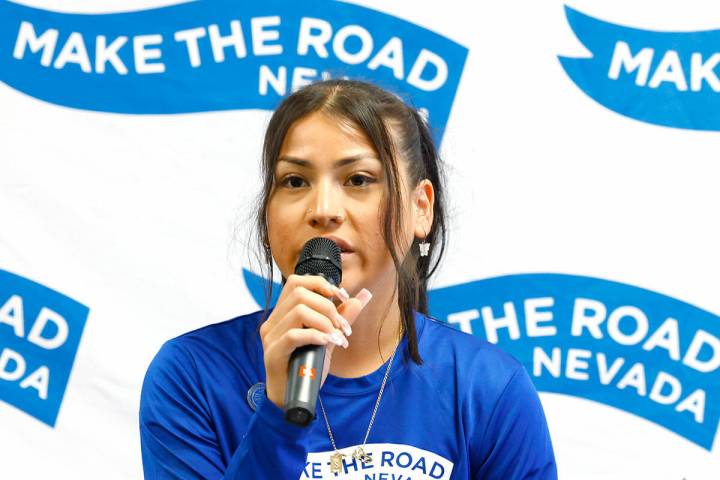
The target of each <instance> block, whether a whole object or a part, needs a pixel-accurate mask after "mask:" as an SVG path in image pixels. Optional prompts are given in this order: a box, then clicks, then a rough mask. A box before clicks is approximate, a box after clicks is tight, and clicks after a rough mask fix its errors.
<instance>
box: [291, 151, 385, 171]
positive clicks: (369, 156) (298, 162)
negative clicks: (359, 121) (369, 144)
mask: <svg viewBox="0 0 720 480" xmlns="http://www.w3.org/2000/svg"><path fill="white" fill-rule="evenodd" d="M363 159H368V160H377V161H378V162H379V161H380V160H379V159H378V158H377V157H375V156H374V155H373V154H368V153H359V154H357V155H352V156H349V157H345V158H341V159H340V160H336V161H335V164H334V165H333V166H334V167H335V168H341V167H344V166H347V165H350V164H352V163H355V162H358V161H360V160H363ZM280 162H288V163H292V164H294V165H298V166H300V167H312V162H311V161H309V160H305V159H303V158H298V157H293V156H291V155H283V156H282V157H280V158H278V163H280Z"/></svg>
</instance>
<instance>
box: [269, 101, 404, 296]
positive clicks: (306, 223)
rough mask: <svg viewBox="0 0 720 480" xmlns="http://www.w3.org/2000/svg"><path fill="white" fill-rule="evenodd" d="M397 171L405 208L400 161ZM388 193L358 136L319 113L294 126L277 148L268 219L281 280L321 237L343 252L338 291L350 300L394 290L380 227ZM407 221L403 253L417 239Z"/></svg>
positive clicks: (371, 151) (347, 126)
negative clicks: (360, 293)
mask: <svg viewBox="0 0 720 480" xmlns="http://www.w3.org/2000/svg"><path fill="white" fill-rule="evenodd" d="M398 164H399V168H400V178H401V183H402V184H403V187H402V190H403V192H402V194H403V197H402V198H403V200H402V203H403V205H404V204H405V203H406V200H405V199H406V198H407V195H406V193H405V192H407V188H408V187H407V185H406V182H407V180H406V170H405V166H404V161H399V162H398ZM386 188H387V187H386V178H385V175H384V173H383V166H382V164H381V162H380V160H379V158H378V154H377V152H376V151H375V149H374V148H373V146H372V144H371V143H370V142H369V140H368V139H367V138H366V137H365V135H364V134H363V133H361V131H360V130H359V129H356V128H353V127H352V126H351V125H350V124H348V123H347V122H342V121H340V120H338V119H335V118H333V117H330V116H328V115H327V114H324V113H321V112H315V113H312V114H310V115H307V116H305V117H303V118H301V119H299V120H298V121H296V122H295V123H294V124H293V125H292V126H291V128H290V130H289V131H288V133H287V135H286V136H285V139H284V142H283V145H282V147H281V149H280V155H279V157H278V162H277V165H276V169H275V186H274V189H273V192H272V193H271V196H270V201H269V204H268V213H267V222H268V235H269V241H270V248H271V250H272V252H273V257H274V259H275V262H276V263H277V265H278V267H279V268H280V271H281V272H282V274H283V276H285V277H286V278H287V277H288V276H289V275H290V274H292V273H293V271H294V268H295V263H296V262H297V259H298V256H299V255H300V251H301V250H302V248H303V245H305V242H307V241H308V240H310V239H311V238H314V237H318V236H324V237H329V238H331V239H333V240H334V241H336V243H338V245H340V247H341V248H342V249H343V253H342V268H343V281H342V286H343V287H345V288H346V289H347V290H348V291H349V292H350V293H351V294H355V293H356V292H357V291H359V290H360V289H362V288H366V287H367V288H369V289H370V290H371V291H372V286H376V287H377V286H380V285H386V284H387V285H392V283H390V282H394V281H395V274H394V271H395V268H394V266H393V263H392V259H391V257H390V253H389V252H388V250H387V247H386V246H385V241H384V240H383V236H382V225H381V221H382V210H383V208H384V207H383V204H384V200H383V193H384V192H385V190H386ZM404 208H405V206H404ZM409 217H410V216H409V215H404V218H406V222H405V223H406V228H404V229H403V231H404V235H403V237H404V238H402V239H399V240H401V241H400V242H399V243H400V245H399V247H400V252H404V251H406V250H407V245H410V243H411V241H412V238H413V235H414V222H413V221H412V218H409ZM345 250H349V251H348V252H345ZM401 256H402V255H401ZM391 288H392V287H391Z"/></svg>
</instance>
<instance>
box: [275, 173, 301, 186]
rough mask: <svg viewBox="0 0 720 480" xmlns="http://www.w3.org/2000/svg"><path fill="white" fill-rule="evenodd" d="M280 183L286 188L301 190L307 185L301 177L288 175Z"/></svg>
mask: <svg viewBox="0 0 720 480" xmlns="http://www.w3.org/2000/svg"><path fill="white" fill-rule="evenodd" d="M280 183H281V185H282V186H284V187H288V188H300V187H302V186H303V184H304V183H305V180H303V179H302V178H301V177H298V176H297V175H288V176H287V177H285V178H284V179H283V180H282V182H280Z"/></svg>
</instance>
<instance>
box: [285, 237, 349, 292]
mask: <svg viewBox="0 0 720 480" xmlns="http://www.w3.org/2000/svg"><path fill="white" fill-rule="evenodd" d="M295 273H296V274H297V275H321V276H323V277H325V279H327V280H328V281H329V282H330V283H332V284H333V285H335V286H337V285H340V283H341V282H342V257H341V256H340V247H339V246H338V244H337V243H335V242H333V241H332V240H330V239H329V238H324V237H315V238H311V239H310V240H308V241H307V242H306V243H305V245H304V246H303V249H302V251H301V252H300V258H298V262H297V265H295Z"/></svg>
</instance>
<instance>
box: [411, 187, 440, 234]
mask: <svg viewBox="0 0 720 480" xmlns="http://www.w3.org/2000/svg"><path fill="white" fill-rule="evenodd" d="M434 204H435V188H434V187H433V184H432V182H431V181H430V180H428V179H427V178H426V179H424V180H422V181H421V182H420V183H418V186H417V187H415V193H414V196H413V209H414V211H415V232H414V233H415V237H416V238H420V239H424V238H425V237H426V236H427V235H429V234H430V229H431V228H432V223H433V206H434Z"/></svg>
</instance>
